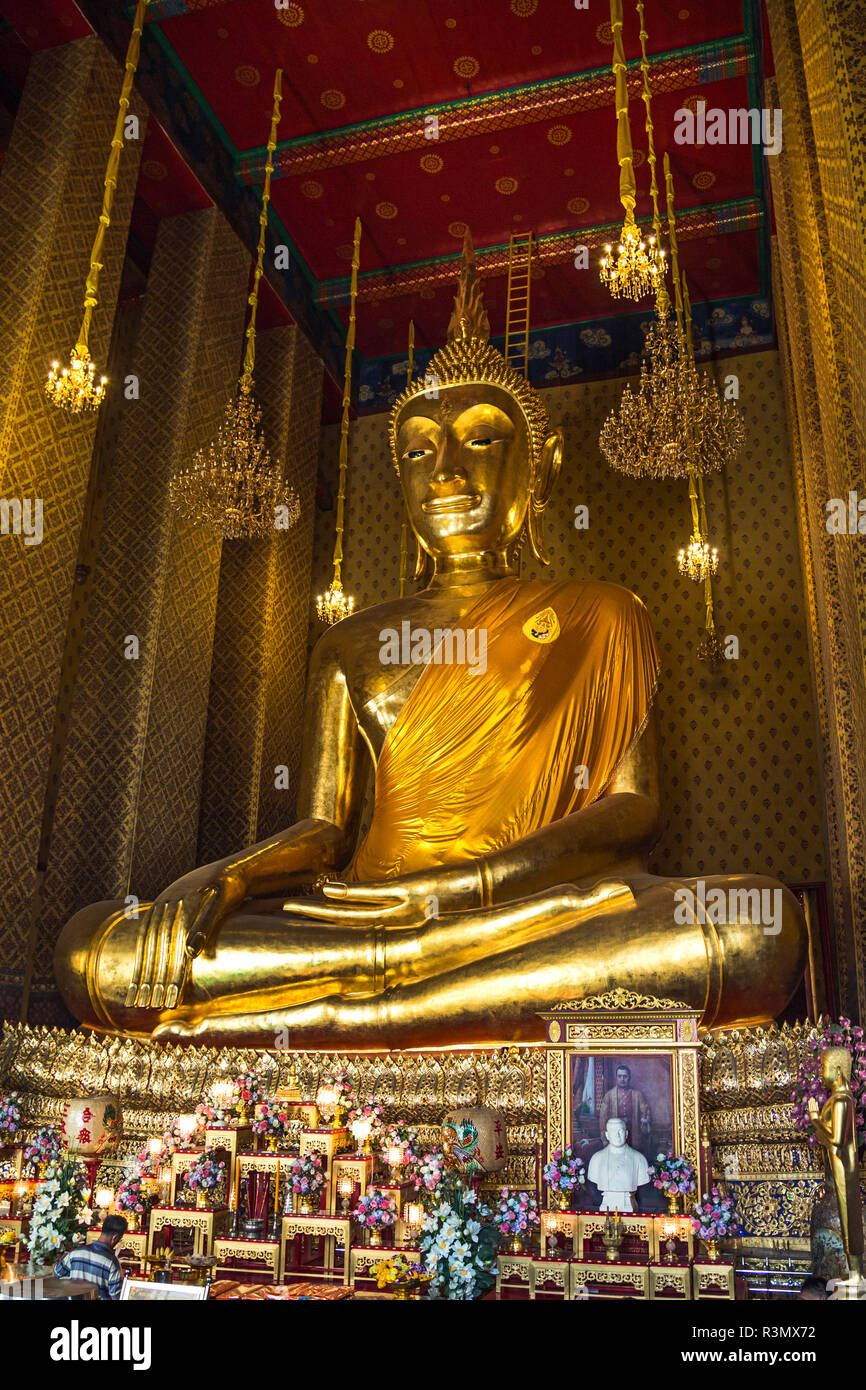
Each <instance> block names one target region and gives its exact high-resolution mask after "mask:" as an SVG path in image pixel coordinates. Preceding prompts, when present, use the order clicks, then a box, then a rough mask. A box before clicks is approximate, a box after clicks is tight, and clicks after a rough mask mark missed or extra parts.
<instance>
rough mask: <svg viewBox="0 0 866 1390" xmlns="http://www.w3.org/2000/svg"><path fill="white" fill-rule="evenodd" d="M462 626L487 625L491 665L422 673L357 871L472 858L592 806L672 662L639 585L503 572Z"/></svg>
mask: <svg viewBox="0 0 866 1390" xmlns="http://www.w3.org/2000/svg"><path fill="white" fill-rule="evenodd" d="M551 614H553V615H555V620H554V619H553V618H552V616H551ZM557 625H558V629H559V631H558V634H556V627H557ZM458 626H459V627H463V628H464V629H465V630H466V632H467V634H468V632H469V631H470V630H471V629H472V628H475V629H476V630H477V632H478V633H480V632H482V631H483V632H485V633H486V641H487V655H486V669H485V670H483V671H482V670H481V669H477V670H474V669H473V667H472V666H470V665H468V664H462V665H461V664H456V663H452V664H435V661H434V662H431V663H430V664H429V665H428V666H427V668H426V670H424V671H423V672H422V673H421V675H420V677H419V679H418V681H417V684H416V685H415V688H414V689H413V691H412V692H411V694H410V696H409V698H408V699H407V701H406V704H405V705H404V706H403V709H402V711H401V713H400V715H399V716H398V718H397V720H396V721H395V723H394V725H393V726H392V728H391V729H390V730H389V732H388V735H387V738H386V740H385V743H384V746H383V748H382V752H381V754H380V756H379V761H378V764H377V768H376V794H375V804H374V810H373V819H372V823H371V825H370V829H369V832H368V834H367V836H366V838H365V840H364V841H363V843H362V844H361V846H360V848H359V850H358V853H357V854H356V856H355V860H354V862H353V864H352V867H351V870H350V873H349V877H350V878H352V879H355V880H360V881H365V880H366V881H376V880H381V879H386V878H392V877H394V876H395V875H397V874H404V873H411V872H412V871H413V870H418V869H427V868H431V867H433V866H437V865H444V864H451V863H458V862H460V861H463V860H467V859H470V858H474V857H476V856H478V855H483V854H485V853H489V852H490V851H492V850H495V849H499V848H501V847H502V846H504V845H507V844H510V843H511V842H512V841H514V840H518V839H521V838H522V837H523V836H525V835H528V834H529V833H530V832H531V831H533V830H537V829H539V828H540V827H541V826H544V825H548V824H550V822H551V821H554V820H558V819H559V818H560V817H561V816H567V815H568V814H569V813H570V812H572V811H576V810H578V809H580V807H582V806H588V805H589V804H590V803H591V802H592V801H595V800H596V798H597V797H599V796H600V795H601V794H602V792H603V791H604V789H605V787H606V786H607V784H608V783H609V781H610V779H611V777H612V776H613V774H614V772H615V771H616V768H617V766H618V764H619V763H620V762H621V761H622V759H623V758H624V757H625V755H626V753H627V752H628V750H629V748H630V747H631V745H632V743H633V742H634V740H635V739H636V738H637V737H638V735H639V734H640V732H641V730H642V729H643V726H644V724H645V722H646V718H647V714H648V712H649V708H650V704H651V702H652V698H653V694H654V692H655V686H656V681H657V678H658V668H659V661H658V654H657V652H656V646H655V641H654V638H653V633H652V628H651V626H650V621H649V616H648V614H647V611H646V608H645V607H644V605H643V604H642V603H641V601H640V599H638V598H636V597H635V595H634V594H632V593H630V592H629V590H628V589H624V588H621V587H620V586H619V585H618V584H606V583H602V582H596V581H590V582H586V583H582V582H579V581H575V580H566V581H563V582H560V583H550V582H547V581H542V580H529V581H520V580H516V579H513V578H509V579H503V580H500V581H499V582H498V583H496V584H495V585H492V586H491V588H490V589H488V590H487V591H486V592H485V593H484V595H483V596H482V597H481V598H480V599H479V600H478V602H477V603H476V604H474V605H473V607H472V608H471V609H470V611H469V612H468V613H467V614H466V615H465V617H464V618H463V621H462V623H461V624H459V625H455V630H456V628H457V627H458ZM475 651H476V652H477V651H478V646H477V643H476V647H475ZM480 665H481V663H479V666H480Z"/></svg>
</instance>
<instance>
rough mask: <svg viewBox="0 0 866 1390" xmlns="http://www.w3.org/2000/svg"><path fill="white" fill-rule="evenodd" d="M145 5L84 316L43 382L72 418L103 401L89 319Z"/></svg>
mask: <svg viewBox="0 0 866 1390" xmlns="http://www.w3.org/2000/svg"><path fill="white" fill-rule="evenodd" d="M148 3H149V0H138V5H137V6H136V10H135V18H134V19H133V22H132V33H131V34H130V36H129V44H128V45H127V49H126V58H125V60H124V67H123V84H122V86H121V88H120V99H119V100H118V103H117V119H116V120H115V122H114V133H113V135H112V137H111V153H110V154H109V156H108V164H107V166H106V170H105V181H104V184H103V192H102V209H101V211H100V213H99V226H98V227H97V229H96V236H95V237H94V239H93V246H92V248H91V251H90V270H89V272H88V276H87V281H86V284H85V287H84V315H83V317H82V320H81V327H80V328H79V330H78V338H77V340H76V343H75V347H74V348H73V349H72V351H71V352H70V354H69V366H68V367H62V368H61V366H60V363H59V362H58V361H54V362H52V363H51V368H50V370H49V373H48V379H47V380H46V382H45V390H46V391H47V393H48V396H49V398H50V400H51V401H52V403H53V404H54V405H56V406H58V407H59V408H60V409H61V410H68V411H69V412H70V413H71V414H73V415H80V414H81V412H82V411H84V410H98V409H99V407H100V405H101V404H102V402H103V400H104V399H105V387H106V385H107V382H108V377H105V376H102V377H100V378H99V380H98V381H97V380H96V367H95V365H94V362H93V359H92V358H91V356H90V344H89V339H90V322H91V319H92V318H93V311H94V309H95V308H96V306H97V304H98V302H99V299H98V291H99V272H100V271H101V269H102V247H103V244H104V242H105V234H106V232H107V231H108V228H109V226H110V224H111V209H112V207H113V205H114V191H115V189H116V188H117V171H118V169H119V167H120V156H121V153H122V151H123V127H124V124H125V122H126V113H127V111H128V110H129V99H130V96H131V94H132V83H133V80H134V78H135V72H136V68H137V67H138V53H139V47H140V44H141V32H142V29H143V28H144V12H145V10H146V9H147V6H148Z"/></svg>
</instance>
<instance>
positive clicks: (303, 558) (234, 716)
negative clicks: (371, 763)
mask: <svg viewBox="0 0 866 1390" xmlns="http://www.w3.org/2000/svg"><path fill="white" fill-rule="evenodd" d="M322 372H323V368H322V364H321V361H320V360H319V359H318V358H317V357H316V355H315V353H314V352H313V350H312V348H311V347H310V346H309V344H308V343H307V341H306V339H305V338H303V336H302V335H301V333H300V332H299V330H298V329H297V328H294V327H291V328H290V327H286V328H274V329H271V331H270V332H268V333H264V334H262V335H261V336H260V337H259V339H258V344H257V351H256V390H257V395H258V399H259V400H260V401H261V403H262V426H263V428H264V430H265V436H266V438H267V440H268V445H269V448H270V451H271V457H272V459H273V460H274V461H275V462H279V463H280V464H281V465H282V467H283V470H284V477H285V478H286V480H287V481H288V482H289V483H290V485H291V486H292V487H293V488H294V490H295V492H296V494H297V496H298V499H299V503H300V509H301V512H300V517H299V519H298V521H297V523H296V524H295V525H294V526H293V527H292V528H291V530H289V531H287V532H283V533H281V534H279V535H277V536H275V537H274V538H273V539H272V540H270V541H267V542H263V541H260V540H255V541H230V542H227V543H226V544H224V545H223V548H222V557H221V560H220V580H219V598H218V602H217V614H216V628H215V633H214V648H213V660H212V664H211V683H210V695H209V701H208V724H207V736H206V741H205V757H204V771H203V775H202V796H201V820H200V824H199V838H198V860H199V862H201V863H207V862H209V861H211V860H214V859H221V858H223V856H224V855H226V854H228V853H230V852H231V851H232V850H233V849H239V848H240V847H241V846H243V845H249V844H254V843H255V841H256V840H258V839H262V838H264V836H265V835H267V834H269V833H271V832H272V831H274V830H279V829H281V828H283V827H285V826H286V825H290V824H291V823H292V820H293V810H294V804H295V797H296V788H297V769H298V763H299V754H300V743H301V739H300V730H301V713H302V706H303V698H304V684H305V678H306V665H307V619H308V608H309V592H310V563H311V558H312V545H313V511H314V492H315V481H316V461H317V446H318V435H319V420H320V415H321V391H322ZM278 766H279V767H281V768H283V767H284V768H286V769H287V774H288V775H287V778H286V779H285V783H286V784H285V785H283V779H282V777H280V778H279V779H278V778H277V777H276V776H275V769H276V768H277V767H278ZM278 781H279V786H278V785H277V783H278ZM260 822H261V829H260V828H259V827H260Z"/></svg>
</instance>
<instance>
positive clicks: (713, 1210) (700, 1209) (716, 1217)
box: [692, 1187, 743, 1259]
mask: <svg viewBox="0 0 866 1390" xmlns="http://www.w3.org/2000/svg"><path fill="white" fill-rule="evenodd" d="M692 1229H693V1230H694V1232H695V1234H696V1235H699V1236H700V1238H701V1240H703V1241H706V1243H707V1245H708V1246H709V1247H710V1258H711V1259H714V1258H715V1245H716V1242H717V1241H719V1240H724V1239H725V1238H726V1237H727V1236H738V1235H741V1234H742V1229H743V1228H742V1226H741V1225H740V1223H739V1221H738V1219H737V1212H736V1207H735V1206H734V1199H733V1197H723V1196H722V1194H721V1192H720V1191H719V1189H718V1188H717V1187H713V1188H711V1189H710V1192H709V1195H708V1194H707V1193H706V1192H705V1193H704V1195H703V1197H702V1198H701V1200H700V1201H699V1202H696V1203H695V1208H694V1213H693V1215H692Z"/></svg>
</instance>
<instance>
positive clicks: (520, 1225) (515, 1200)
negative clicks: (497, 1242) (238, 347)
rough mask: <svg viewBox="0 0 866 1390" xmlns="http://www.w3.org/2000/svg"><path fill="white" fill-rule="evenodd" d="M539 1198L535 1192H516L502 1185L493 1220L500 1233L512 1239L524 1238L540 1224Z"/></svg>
mask: <svg viewBox="0 0 866 1390" xmlns="http://www.w3.org/2000/svg"><path fill="white" fill-rule="evenodd" d="M539 1220H540V1218H539V1215H538V1198H537V1197H536V1195H535V1193H534V1192H515V1191H514V1190H513V1188H510V1187H501V1188H500V1189H499V1201H498V1202H497V1203H496V1206H495V1207H494V1209H493V1222H494V1225H495V1226H496V1227H497V1229H498V1231H499V1233H500V1235H503V1236H508V1238H509V1239H510V1240H515V1239H517V1240H523V1239H524V1238H525V1237H526V1236H528V1235H530V1233H531V1231H532V1227H533V1226H537V1225H539Z"/></svg>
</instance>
